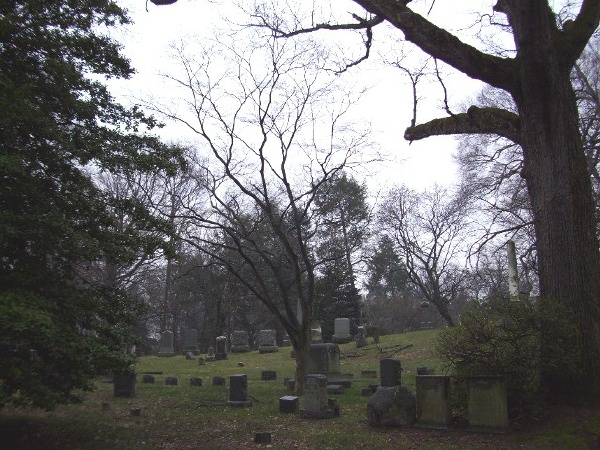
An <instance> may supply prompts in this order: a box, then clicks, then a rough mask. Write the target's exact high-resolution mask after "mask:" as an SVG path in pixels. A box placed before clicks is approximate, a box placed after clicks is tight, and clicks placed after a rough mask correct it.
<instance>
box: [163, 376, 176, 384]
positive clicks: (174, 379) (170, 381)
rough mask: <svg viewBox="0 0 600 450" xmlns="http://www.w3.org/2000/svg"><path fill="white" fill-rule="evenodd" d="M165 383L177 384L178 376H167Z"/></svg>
mask: <svg viewBox="0 0 600 450" xmlns="http://www.w3.org/2000/svg"><path fill="white" fill-rule="evenodd" d="M165 384H166V385H167V386H177V378H176V377H167V378H165Z"/></svg>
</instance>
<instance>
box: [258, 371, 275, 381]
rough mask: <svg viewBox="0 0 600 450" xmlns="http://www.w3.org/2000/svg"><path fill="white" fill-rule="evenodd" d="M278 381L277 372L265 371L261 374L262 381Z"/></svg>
mask: <svg viewBox="0 0 600 450" xmlns="http://www.w3.org/2000/svg"><path fill="white" fill-rule="evenodd" d="M276 379H277V372H275V371H274V370H263V371H262V373H261V380H263V381H270V380H276Z"/></svg>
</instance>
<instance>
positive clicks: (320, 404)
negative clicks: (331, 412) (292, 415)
mask: <svg viewBox="0 0 600 450" xmlns="http://www.w3.org/2000/svg"><path fill="white" fill-rule="evenodd" d="M327 410H328V397H327V377H326V376H325V375H318V374H310V375H307V376H306V381H305V382H304V395H303V396H302V410H301V411H300V414H301V415H303V416H306V417H318V416H320V415H321V414H323V413H325V412H326V411H327Z"/></svg>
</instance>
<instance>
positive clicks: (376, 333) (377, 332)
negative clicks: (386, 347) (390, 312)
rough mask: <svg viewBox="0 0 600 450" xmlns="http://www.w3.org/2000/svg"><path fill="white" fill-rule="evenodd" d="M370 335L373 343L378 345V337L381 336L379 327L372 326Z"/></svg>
mask: <svg viewBox="0 0 600 450" xmlns="http://www.w3.org/2000/svg"><path fill="white" fill-rule="evenodd" d="M372 333H373V343H374V344H379V335H380V334H381V330H379V327H378V326H374V327H373V329H372Z"/></svg>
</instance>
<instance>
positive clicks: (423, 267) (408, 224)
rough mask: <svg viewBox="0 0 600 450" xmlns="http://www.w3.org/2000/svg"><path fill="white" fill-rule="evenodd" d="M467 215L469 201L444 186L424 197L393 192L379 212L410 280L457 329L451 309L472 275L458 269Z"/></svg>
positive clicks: (383, 225)
mask: <svg viewBox="0 0 600 450" xmlns="http://www.w3.org/2000/svg"><path fill="white" fill-rule="evenodd" d="M466 213H467V207H466V204H465V203H464V198H462V197H455V198H453V197H452V196H451V195H450V193H449V192H447V191H446V190H445V189H443V188H441V187H439V186H436V187H435V188H434V189H433V190H431V191H427V192H423V193H420V194H418V193H416V192H415V191H412V190H410V189H408V188H406V187H400V188H395V189H392V190H391V191H390V192H389V193H388V194H387V196H386V198H385V200H384V201H383V203H382V205H381V208H380V211H379V219H380V227H381V228H382V230H384V231H385V232H387V233H389V234H390V235H391V237H392V238H393V240H394V242H395V245H396V248H397V251H398V253H399V255H400V256H401V257H402V258H403V260H404V263H405V265H406V270H407V274H408V277H409V279H410V281H411V282H412V283H413V284H414V286H415V287H416V289H417V291H418V292H419V293H420V294H421V295H422V296H423V298H424V299H426V300H427V301H429V302H430V303H431V304H432V305H434V306H435V307H436V309H437V311H438V312H439V313H440V315H441V316H442V317H443V318H444V320H445V321H446V323H447V324H448V325H454V319H453V318H452V316H451V314H450V307H451V305H452V304H453V302H455V301H456V300H457V299H459V297H460V296H461V295H462V293H463V281H464V277H465V275H466V272H465V270H463V269H462V268H461V267H460V266H458V261H460V256H461V255H460V253H461V251H462V250H463V249H462V246H463V244H464V236H465V227H466V224H467V220H466Z"/></svg>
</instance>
